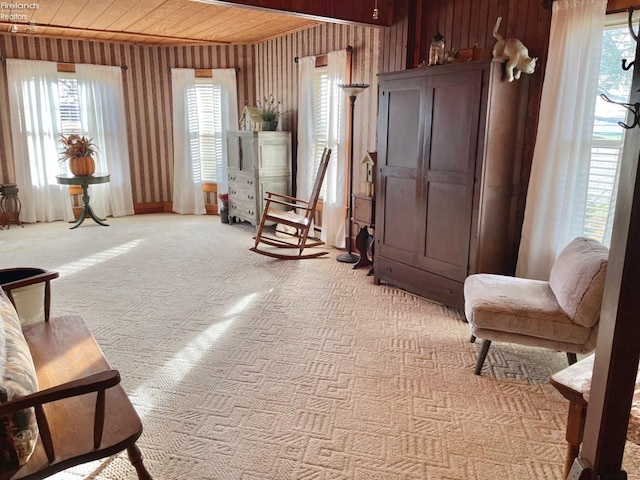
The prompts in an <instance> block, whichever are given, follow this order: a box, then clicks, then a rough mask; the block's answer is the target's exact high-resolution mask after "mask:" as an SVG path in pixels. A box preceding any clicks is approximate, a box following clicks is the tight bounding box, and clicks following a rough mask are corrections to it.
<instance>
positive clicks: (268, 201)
mask: <svg viewBox="0 0 640 480" xmlns="http://www.w3.org/2000/svg"><path fill="white" fill-rule="evenodd" d="M265 200H266V201H267V203H266V205H265V207H264V208H265V211H267V210H269V205H270V204H272V203H275V204H276V205H284V206H285V207H292V208H299V209H302V210H307V211H309V210H311V207H309V206H308V205H298V204H296V203H290V202H283V201H281V200H276V199H274V198H265Z"/></svg>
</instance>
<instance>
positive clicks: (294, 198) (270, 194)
mask: <svg viewBox="0 0 640 480" xmlns="http://www.w3.org/2000/svg"><path fill="white" fill-rule="evenodd" d="M266 193H267V196H266V197H264V199H265V200H270V199H271V197H278V198H284V199H285V200H289V201H290V202H300V203H305V204H307V205H308V204H309V202H308V201H307V200H302V199H301V198H296V197H291V196H289V195H284V194H282V193H275V192H266Z"/></svg>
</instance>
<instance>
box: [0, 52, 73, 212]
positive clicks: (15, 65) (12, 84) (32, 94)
mask: <svg viewBox="0 0 640 480" xmlns="http://www.w3.org/2000/svg"><path fill="white" fill-rule="evenodd" d="M7 82H8V85H9V109H10V114H11V139H12V142H13V158H14V163H15V168H16V183H17V185H18V189H19V191H20V193H19V196H20V201H21V203H22V212H21V220H22V221H23V222H28V223H32V222H51V221H54V220H67V221H69V220H71V219H72V218H73V212H72V209H71V201H70V198H69V190H68V188H67V187H66V186H63V185H58V184H57V181H56V175H57V174H59V173H61V172H62V171H63V169H61V166H60V164H59V163H58V139H59V138H60V125H59V118H60V116H59V111H58V71H57V64H56V63H55V62H43V61H33V60H15V59H7Z"/></svg>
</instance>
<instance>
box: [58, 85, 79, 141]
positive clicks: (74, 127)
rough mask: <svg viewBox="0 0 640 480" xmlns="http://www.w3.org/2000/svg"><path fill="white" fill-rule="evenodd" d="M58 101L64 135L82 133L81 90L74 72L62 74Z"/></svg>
mask: <svg viewBox="0 0 640 480" xmlns="http://www.w3.org/2000/svg"><path fill="white" fill-rule="evenodd" d="M58 102H59V105H60V125H61V131H62V135H64V136H65V137H66V136H69V135H71V134H72V133H76V134H78V135H82V134H83V133H82V120H81V112H82V110H81V108H80V92H79V90H78V81H77V80H76V79H75V78H73V74H60V76H59V78H58Z"/></svg>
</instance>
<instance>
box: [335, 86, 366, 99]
mask: <svg viewBox="0 0 640 480" xmlns="http://www.w3.org/2000/svg"><path fill="white" fill-rule="evenodd" d="M338 86H339V87H340V88H341V89H342V90H344V92H345V93H346V94H347V95H348V96H350V97H357V96H358V94H359V93H360V92H362V91H363V90H364V89H365V88H369V85H368V84H366V83H349V84H342V85H338Z"/></svg>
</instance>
